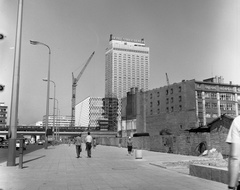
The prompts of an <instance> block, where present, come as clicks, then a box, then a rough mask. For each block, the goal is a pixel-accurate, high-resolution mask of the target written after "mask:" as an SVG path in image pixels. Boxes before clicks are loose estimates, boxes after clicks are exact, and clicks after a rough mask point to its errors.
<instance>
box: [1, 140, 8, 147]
mask: <svg viewBox="0 0 240 190" xmlns="http://www.w3.org/2000/svg"><path fill="white" fill-rule="evenodd" d="M0 147H1V148H8V141H7V140H5V141H2V142H1V143H0Z"/></svg>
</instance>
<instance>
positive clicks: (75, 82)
mask: <svg viewBox="0 0 240 190" xmlns="http://www.w3.org/2000/svg"><path fill="white" fill-rule="evenodd" d="M94 53H95V51H94V52H93V53H92V54H91V55H90V57H89V58H88V60H87V62H86V63H85V65H84V67H83V68H82V70H81V72H80V73H79V74H78V76H77V78H75V77H74V75H73V73H72V110H71V111H72V115H71V124H70V127H74V126H75V104H76V87H77V83H78V81H79V79H80V78H81V76H82V74H83V72H84V70H85V69H86V67H87V66H88V64H89V62H90V61H91V59H92V57H93V55H94Z"/></svg>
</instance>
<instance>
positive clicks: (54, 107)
mask: <svg viewBox="0 0 240 190" xmlns="http://www.w3.org/2000/svg"><path fill="white" fill-rule="evenodd" d="M50 100H54V103H53V110H54V111H53V114H54V117H53V125H54V127H53V131H54V132H55V131H56V129H57V125H56V112H55V110H57V115H58V99H56V98H55V95H54V98H50ZM55 101H57V108H56V106H55ZM55 136H56V135H55ZM53 137H54V133H53Z"/></svg>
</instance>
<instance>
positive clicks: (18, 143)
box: [16, 140, 27, 150]
mask: <svg viewBox="0 0 240 190" xmlns="http://www.w3.org/2000/svg"><path fill="white" fill-rule="evenodd" d="M19 148H20V140H16V149H17V150H19ZM26 149H27V145H26V144H25V142H24V143H23V150H26Z"/></svg>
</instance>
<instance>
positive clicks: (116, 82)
mask: <svg viewBox="0 0 240 190" xmlns="http://www.w3.org/2000/svg"><path fill="white" fill-rule="evenodd" d="M149 69H150V68H149V47H146V46H145V42H144V39H141V40H133V39H126V38H119V37H113V35H112V34H111V35H110V40H109V47H108V48H107V49H106V53H105V97H108V98H110V97H111V98H123V97H126V96H127V92H128V91H130V89H131V88H132V87H138V89H143V90H144V91H146V90H148V81H149Z"/></svg>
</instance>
